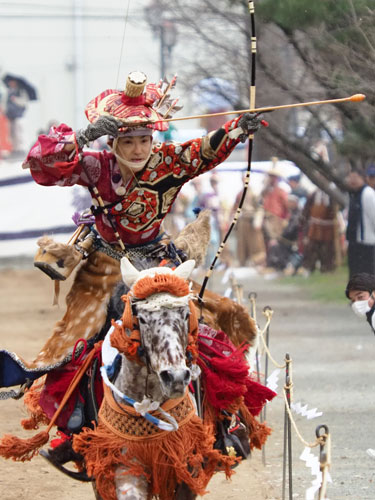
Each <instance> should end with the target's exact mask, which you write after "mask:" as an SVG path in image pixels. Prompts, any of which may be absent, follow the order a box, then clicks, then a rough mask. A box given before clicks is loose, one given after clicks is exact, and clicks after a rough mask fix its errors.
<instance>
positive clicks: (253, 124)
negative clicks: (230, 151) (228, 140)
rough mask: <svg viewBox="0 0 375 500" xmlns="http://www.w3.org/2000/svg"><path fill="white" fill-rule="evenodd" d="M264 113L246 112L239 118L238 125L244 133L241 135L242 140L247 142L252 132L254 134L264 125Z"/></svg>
mask: <svg viewBox="0 0 375 500" xmlns="http://www.w3.org/2000/svg"><path fill="white" fill-rule="evenodd" d="M262 119H263V118H262V115H259V114H257V113H245V114H244V115H242V116H241V118H240V119H239V120H238V126H239V127H240V128H242V130H243V132H244V133H243V134H241V135H239V136H238V137H239V139H240V141H241V142H245V141H246V140H247V139H248V137H249V135H250V134H253V133H254V132H256V131H257V130H259V129H260V127H261V126H262Z"/></svg>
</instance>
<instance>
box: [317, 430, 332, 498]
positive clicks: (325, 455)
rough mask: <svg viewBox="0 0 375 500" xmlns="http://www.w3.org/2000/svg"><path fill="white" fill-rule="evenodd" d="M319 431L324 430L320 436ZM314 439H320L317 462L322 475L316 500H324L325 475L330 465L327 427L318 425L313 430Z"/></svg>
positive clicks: (329, 439)
mask: <svg viewBox="0 0 375 500" xmlns="http://www.w3.org/2000/svg"><path fill="white" fill-rule="evenodd" d="M321 429H324V434H321V433H320V431H321ZM315 434H316V437H317V438H318V439H320V453H319V462H320V471H321V473H322V484H321V486H320V488H319V496H318V500H324V499H325V498H326V491H327V475H328V469H329V467H330V465H331V435H330V433H329V429H328V426H327V425H325V424H323V425H318V427H317V428H316V430H315Z"/></svg>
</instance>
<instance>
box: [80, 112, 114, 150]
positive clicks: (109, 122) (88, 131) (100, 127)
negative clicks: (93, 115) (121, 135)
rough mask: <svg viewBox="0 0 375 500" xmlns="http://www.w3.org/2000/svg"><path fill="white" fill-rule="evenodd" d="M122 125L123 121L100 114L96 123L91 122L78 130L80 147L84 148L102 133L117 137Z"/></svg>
mask: <svg viewBox="0 0 375 500" xmlns="http://www.w3.org/2000/svg"><path fill="white" fill-rule="evenodd" d="M120 126H121V122H119V121H118V120H116V118H113V116H100V117H99V118H98V119H97V120H96V122H95V123H90V125H88V126H87V127H86V128H85V129H81V130H78V131H77V132H76V140H77V144H78V147H80V148H83V146H85V145H86V144H88V143H89V142H91V141H95V139H98V138H99V137H102V135H111V136H112V137H117V136H118V128H119V127H120Z"/></svg>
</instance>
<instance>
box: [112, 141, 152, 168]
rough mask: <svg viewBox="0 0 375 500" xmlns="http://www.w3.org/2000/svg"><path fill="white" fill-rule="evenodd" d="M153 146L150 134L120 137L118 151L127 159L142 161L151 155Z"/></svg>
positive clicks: (134, 161) (136, 161) (135, 161)
mask: <svg viewBox="0 0 375 500" xmlns="http://www.w3.org/2000/svg"><path fill="white" fill-rule="evenodd" d="M151 146H152V137H151V136H150V135H141V136H134V137H127V136H125V137H120V138H119V139H118V142H117V153H118V154H119V155H120V156H121V158H123V159H124V160H126V161H130V162H133V163H142V162H144V161H145V160H147V159H148V157H149V156H150V150H151Z"/></svg>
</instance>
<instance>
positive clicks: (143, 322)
mask: <svg viewBox="0 0 375 500" xmlns="http://www.w3.org/2000/svg"><path fill="white" fill-rule="evenodd" d="M138 321H139V323H142V324H143V325H144V324H145V323H146V320H145V319H144V318H142V316H138Z"/></svg>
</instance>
